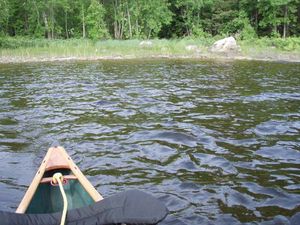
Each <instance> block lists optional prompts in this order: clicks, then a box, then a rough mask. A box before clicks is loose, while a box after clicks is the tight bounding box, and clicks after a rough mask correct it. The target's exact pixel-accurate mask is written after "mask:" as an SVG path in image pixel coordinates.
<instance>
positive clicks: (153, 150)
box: [0, 60, 300, 225]
mask: <svg viewBox="0 0 300 225" xmlns="http://www.w3.org/2000/svg"><path fill="white" fill-rule="evenodd" d="M299 71H300V64H291V63H269V62H243V61H235V62H212V61H192V60H146V61H145V60H137V61H126V60H124V61H102V62H97V61H95V62H54V63H27V64H2V65H0V106H1V107H0V165H1V170H0V201H1V204H0V210H7V211H14V210H15V209H16V207H17V205H18V203H19V202H20V200H21V198H22V196H23V194H24V192H25V190H26V188H27V186H28V185H29V183H30V181H31V179H32V178H33V175H34V174H35V171H36V169H37V167H38V166H39V163H40V161H41V159H42V158H43V156H44V155H45V153H46V150H47V149H48V147H50V146H51V145H53V144H60V145H62V146H64V147H65V148H66V149H67V151H68V152H69V154H70V155H71V156H72V158H73V160H74V161H75V162H76V163H77V164H78V165H79V167H80V168H81V169H82V171H83V172H84V173H85V174H86V175H87V177H88V178H89V179H90V181H91V182H92V183H93V184H94V185H95V187H96V188H97V190H98V191H99V192H100V193H101V194H102V195H103V196H104V197H105V196H109V195H111V194H115V193H117V192H119V191H122V190H126V189H132V188H136V189H140V190H144V191H147V192H150V193H152V194H153V195H155V196H156V197H158V198H159V199H161V200H162V201H164V202H165V203H166V205H167V207H168V208H169V210H170V215H169V216H168V217H167V219H166V220H165V221H164V222H163V223H162V224H188V225H190V224H195V225H196V224H240V223H249V224H253V223H254V224H273V223H276V222H281V223H283V224H289V223H294V222H295V221H299V220H300V213H299V212H300V182H299V181H300V142H299V141H300V133H299V131H300V76H299V75H300V74H299ZM295 224H296V223H295Z"/></svg>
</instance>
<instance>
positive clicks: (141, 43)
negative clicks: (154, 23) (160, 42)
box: [139, 41, 153, 47]
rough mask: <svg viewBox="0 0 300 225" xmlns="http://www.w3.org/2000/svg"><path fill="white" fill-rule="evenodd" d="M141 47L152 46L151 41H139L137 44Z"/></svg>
mask: <svg viewBox="0 0 300 225" xmlns="http://www.w3.org/2000/svg"><path fill="white" fill-rule="evenodd" d="M139 45H140V46H141V47H151V46H152V45H153V43H152V41H141V42H140V44H139Z"/></svg>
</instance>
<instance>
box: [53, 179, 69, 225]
mask: <svg viewBox="0 0 300 225" xmlns="http://www.w3.org/2000/svg"><path fill="white" fill-rule="evenodd" d="M52 179H53V183H55V184H56V183H58V185H59V189H60V193H61V195H62V197H63V200H64V209H63V212H62V216H61V221H60V225H65V221H66V216H67V209H68V200H67V196H66V193H65V190H64V187H63V185H62V180H63V175H62V174H61V173H55V174H54V175H53V177H52Z"/></svg>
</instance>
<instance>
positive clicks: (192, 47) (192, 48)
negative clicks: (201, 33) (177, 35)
mask: <svg viewBox="0 0 300 225" xmlns="http://www.w3.org/2000/svg"><path fill="white" fill-rule="evenodd" d="M185 50H187V51H190V52H197V51H199V48H198V46H197V45H187V46H185Z"/></svg>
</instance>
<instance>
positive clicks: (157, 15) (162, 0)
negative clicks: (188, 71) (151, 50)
mask: <svg viewBox="0 0 300 225" xmlns="http://www.w3.org/2000/svg"><path fill="white" fill-rule="evenodd" d="M299 34H300V0H225V1H224V0H0V36H2V37H6V36H11V37H19V36H26V37H29V38H46V39H70V38H88V39H95V40H106V39H118V40H127V39H154V38H159V39H176V38H183V37H192V38H198V37H205V38H210V37H215V36H229V35H234V36H235V37H237V38H238V39H240V40H247V39H253V38H260V37H274V38H286V37H299Z"/></svg>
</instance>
